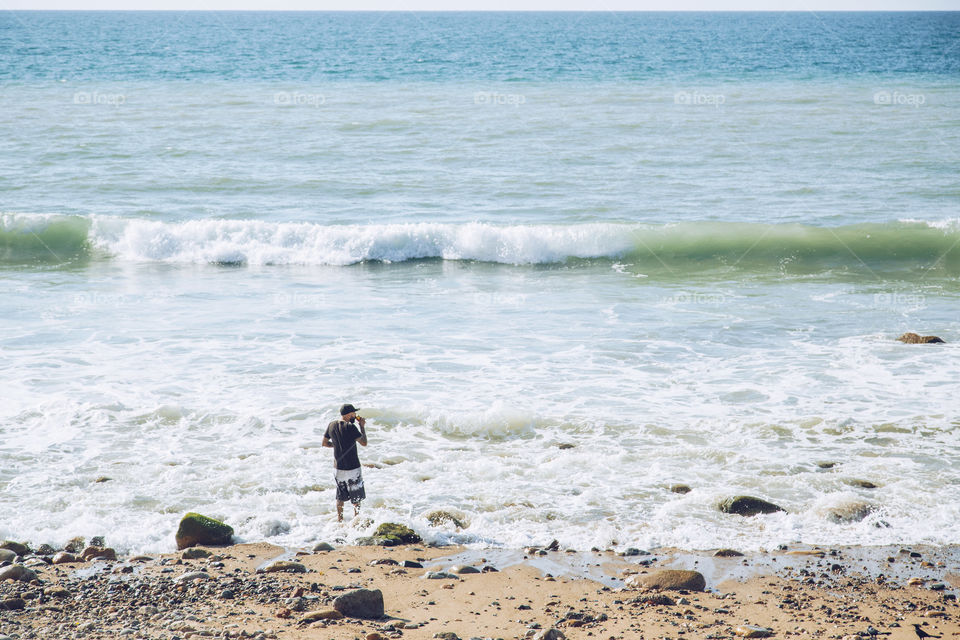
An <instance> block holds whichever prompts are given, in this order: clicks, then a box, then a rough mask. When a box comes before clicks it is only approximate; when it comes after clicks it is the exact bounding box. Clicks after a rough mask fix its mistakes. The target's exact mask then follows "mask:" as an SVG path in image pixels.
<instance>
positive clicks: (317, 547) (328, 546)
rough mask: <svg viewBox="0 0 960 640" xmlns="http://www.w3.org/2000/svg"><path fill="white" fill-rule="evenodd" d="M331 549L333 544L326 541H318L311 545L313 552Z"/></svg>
mask: <svg viewBox="0 0 960 640" xmlns="http://www.w3.org/2000/svg"><path fill="white" fill-rule="evenodd" d="M333 549H334V547H333V545H332V544H330V543H328V542H318V543H317V544H315V545H314V546H313V551H314V552H315V553H316V552H319V551H333Z"/></svg>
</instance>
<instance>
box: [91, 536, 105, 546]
mask: <svg viewBox="0 0 960 640" xmlns="http://www.w3.org/2000/svg"><path fill="white" fill-rule="evenodd" d="M90 546H91V547H105V546H107V543H106V542H104V540H103V536H93V537H92V538H90Z"/></svg>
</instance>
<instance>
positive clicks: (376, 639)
mask: <svg viewBox="0 0 960 640" xmlns="http://www.w3.org/2000/svg"><path fill="white" fill-rule="evenodd" d="M367 640H385V639H384V637H383V636H382V635H380V634H379V633H377V632H376V631H374V632H373V633H368V634H367Z"/></svg>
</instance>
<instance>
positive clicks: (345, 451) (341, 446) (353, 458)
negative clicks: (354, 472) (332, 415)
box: [323, 420, 360, 471]
mask: <svg viewBox="0 0 960 640" xmlns="http://www.w3.org/2000/svg"><path fill="white" fill-rule="evenodd" d="M323 437H324V438H326V439H327V440H329V441H330V442H332V443H333V466H334V467H335V468H337V469H341V470H343V471H348V470H350V469H359V468H360V457H359V456H358V455H357V440H358V439H359V438H360V430H359V429H357V427H356V425H354V424H353V423H350V422H346V421H344V420H334V421H333V422H331V423H330V424H329V425H328V426H327V432H326V433H324V434H323Z"/></svg>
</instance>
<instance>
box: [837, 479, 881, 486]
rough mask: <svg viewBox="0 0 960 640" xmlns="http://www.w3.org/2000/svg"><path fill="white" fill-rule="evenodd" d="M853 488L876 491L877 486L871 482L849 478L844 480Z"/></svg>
mask: <svg viewBox="0 0 960 640" xmlns="http://www.w3.org/2000/svg"><path fill="white" fill-rule="evenodd" d="M844 482H846V483H847V484H848V485H850V486H851V487H859V488H860V489H876V488H877V485H875V484H873V483H872V482H870V481H869V480H858V479H856V478H849V479H847V480H844Z"/></svg>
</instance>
